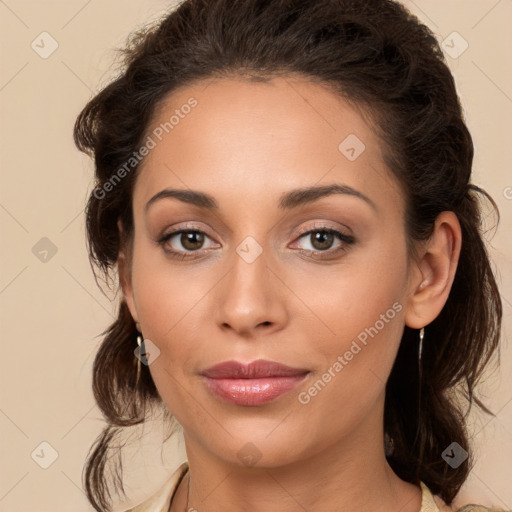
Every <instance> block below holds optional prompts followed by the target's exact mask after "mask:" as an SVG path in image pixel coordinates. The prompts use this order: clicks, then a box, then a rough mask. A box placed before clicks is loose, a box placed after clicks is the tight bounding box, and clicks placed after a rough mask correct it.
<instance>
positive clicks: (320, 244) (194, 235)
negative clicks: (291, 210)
mask: <svg viewBox="0 0 512 512" xmlns="http://www.w3.org/2000/svg"><path fill="white" fill-rule="evenodd" d="M313 235H314V236H313ZM308 237H309V243H310V245H311V248H305V249H304V248H302V249H300V250H301V252H306V253H313V254H316V255H318V254H321V253H328V254H330V255H332V254H333V253H338V252H339V251H345V250H346V249H347V247H346V246H347V245H350V244H353V243H354V241H355V239H354V237H352V236H350V235H346V234H345V233H342V232H341V231H338V230H337V229H333V228H329V227H318V228H314V229H311V230H309V231H306V232H303V233H302V234H301V235H300V236H299V237H298V239H297V240H301V239H303V238H305V239H306V240H308ZM174 238H175V239H176V240H177V242H178V243H179V244H181V247H182V249H180V248H176V247H174V246H173V244H172V241H173V239H174ZM206 239H209V240H211V238H210V237H209V236H208V235H207V234H206V233H204V232H203V231H200V230H197V229H186V228H183V229H179V230H176V231H172V232H171V233H168V234H166V235H164V236H162V237H161V238H160V239H159V240H158V241H157V242H158V244H160V245H162V246H163V249H164V251H165V252H166V253H168V254H169V255H170V256H172V257H175V258H178V259H187V258H194V257H196V254H195V253H197V252H200V250H201V249H204V247H203V246H204V243H205V241H206ZM336 239H338V241H339V245H338V246H337V247H335V248H332V246H333V244H334V242H335V240H336ZM212 246H213V244H212Z"/></svg>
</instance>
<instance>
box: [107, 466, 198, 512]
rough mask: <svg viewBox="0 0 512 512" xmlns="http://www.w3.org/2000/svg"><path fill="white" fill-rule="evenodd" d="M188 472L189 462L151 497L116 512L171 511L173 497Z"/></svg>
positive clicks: (179, 468) (180, 467)
mask: <svg viewBox="0 0 512 512" xmlns="http://www.w3.org/2000/svg"><path fill="white" fill-rule="evenodd" d="M187 471H188V462H184V463H183V464H181V466H179V467H178V469H177V470H176V471H175V472H174V473H173V474H172V475H171V477H170V478H169V479H168V480H166V481H165V483H164V484H163V485H162V486H161V487H160V488H159V489H158V490H157V491H156V492H154V493H153V494H152V495H151V496H149V497H148V498H146V499H145V500H144V501H142V502H140V503H138V504H136V505H135V506H131V507H130V508H122V509H117V510H116V512H167V511H168V510H169V506H170V504H171V500H172V497H173V496H174V493H175V491H176V489H177V487H178V485H179V483H180V482H181V480H182V478H183V477H184V476H185V474H186V473H187Z"/></svg>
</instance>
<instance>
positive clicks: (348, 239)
mask: <svg viewBox="0 0 512 512" xmlns="http://www.w3.org/2000/svg"><path fill="white" fill-rule="evenodd" d="M181 233H200V234H202V235H205V236H207V237H208V235H207V233H205V232H204V231H201V230H200V229H196V228H195V227H193V226H190V227H188V226H185V227H184V228H180V229H178V230H176V231H171V232H170V233H167V234H166V235H164V236H162V237H161V238H160V239H159V240H157V243H158V244H159V245H161V246H162V248H163V250H164V251H165V252H166V253H167V254H168V255H169V256H170V257H172V258H176V259H179V260H186V259H191V258H192V259H194V258H197V256H196V253H198V252H200V251H201V249H199V250H197V251H187V252H182V251H176V250H174V249H169V248H167V247H165V244H166V243H167V242H168V241H169V240H170V239H171V238H172V237H173V236H176V235H179V234H181ZM312 233H329V234H333V235H335V236H336V237H337V238H338V240H340V241H341V242H343V244H342V245H341V246H340V247H337V248H335V249H327V250H325V251H320V250H318V251H314V250H313V251H312V250H310V249H299V252H301V253H308V254H311V253H317V254H318V253H320V254H323V253H326V254H328V255H329V256H333V255H336V254H338V253H343V252H345V251H346V250H347V247H346V246H347V245H352V244H354V243H355V239H354V237H352V236H350V235H346V234H345V233H343V232H342V231H338V230H337V229H334V228H330V227H327V226H315V227H314V228H313V229H307V230H305V231H302V232H300V233H299V235H298V237H297V239H300V238H303V237H305V236H306V235H311V234H312ZM208 238H210V237H208Z"/></svg>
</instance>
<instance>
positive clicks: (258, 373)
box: [201, 359, 309, 406]
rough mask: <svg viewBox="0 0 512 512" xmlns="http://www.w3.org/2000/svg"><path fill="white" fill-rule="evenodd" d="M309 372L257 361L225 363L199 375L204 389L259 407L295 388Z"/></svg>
mask: <svg viewBox="0 0 512 512" xmlns="http://www.w3.org/2000/svg"><path fill="white" fill-rule="evenodd" d="M308 373H309V370H308V369H306V368H292V367H290V366H287V365H284V364H280V363H276V362H274V361H266V360H264V359H258V360H256V361H253V362H252V363H249V364H243V363H239V362H238V361H226V362H223V363H220V364H217V365H215V366H212V367H211V368H208V369H206V370H204V371H202V372H201V375H202V376H203V377H204V379H205V384H206V386H207V387H208V389H209V390H210V391H211V392H212V393H213V394H215V395H216V396H218V397H219V398H221V399H223V400H225V401H227V402H230V403H234V404H237V405H246V406H255V405H263V404H266V403H268V402H271V401H272V400H275V399H276V398H278V397H279V396H281V395H283V394H285V393H287V392H288V391H290V390H292V389H293V388H295V387H296V386H298V385H299V384H300V383H301V382H302V381H303V380H304V379H305V377H306V375H307V374H308Z"/></svg>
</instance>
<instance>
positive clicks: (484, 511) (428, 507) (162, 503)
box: [120, 462, 512, 512]
mask: <svg viewBox="0 0 512 512" xmlns="http://www.w3.org/2000/svg"><path fill="white" fill-rule="evenodd" d="M187 471H188V462H184V463H183V464H181V466H180V467H179V468H178V469H177V470H176V471H175V472H174V473H173V474H172V476H171V478H169V480H167V481H166V482H165V484H164V485H163V486H162V487H160V489H159V490H158V491H157V492H156V493H155V494H153V495H152V496H151V497H149V498H148V499H146V500H144V501H143V502H141V503H139V504H138V505H136V506H134V507H132V508H129V509H125V510H123V511H120V512H169V507H170V505H171V501H172V498H173V496H174V493H175V491H176V489H177V487H178V485H179V483H180V482H181V479H182V478H183V477H184V476H185V474H186V473H187ZM420 486H421V508H420V511H419V512H444V511H451V510H452V509H451V508H450V507H447V506H446V505H445V504H444V503H443V501H442V500H441V499H440V498H438V497H437V496H433V495H432V493H431V492H430V490H429V488H428V487H427V486H426V485H425V484H424V483H423V482H420ZM493 510H494V509H490V508H487V507H483V506H480V505H465V506H464V507H462V508H459V509H458V510H457V511H456V512H493ZM505 512H507V511H505ZM508 512H512V511H508Z"/></svg>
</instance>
